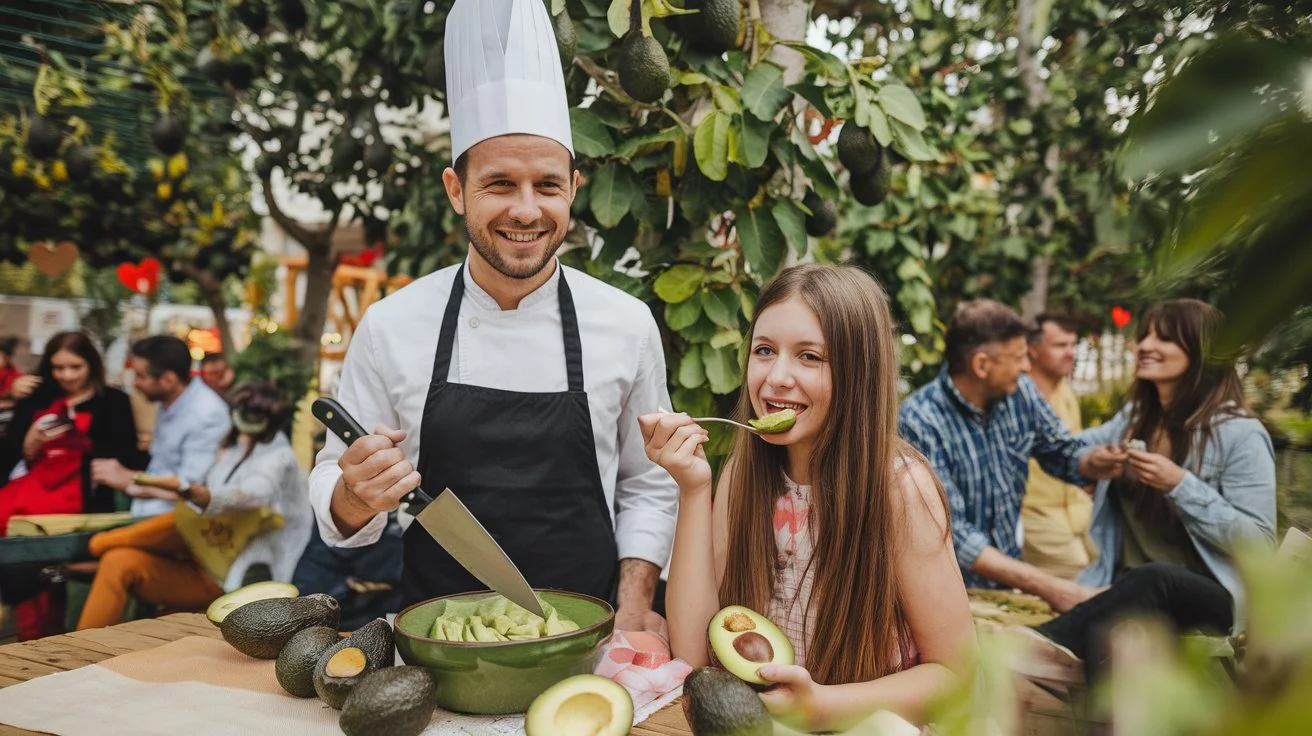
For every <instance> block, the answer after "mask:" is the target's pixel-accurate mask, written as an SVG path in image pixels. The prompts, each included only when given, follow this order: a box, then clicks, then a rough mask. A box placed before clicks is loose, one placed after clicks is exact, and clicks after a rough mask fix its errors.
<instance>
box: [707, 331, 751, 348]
mask: <svg viewBox="0 0 1312 736" xmlns="http://www.w3.org/2000/svg"><path fill="white" fill-rule="evenodd" d="M742 341H743V333H742V332H740V331H739V330H738V328H736V327H726V328H725V329H723V330H720V331H719V332H717V333H715V337H712V338H711V340H710V342H709V343H708V344H709V345H710V346H711V347H712V348H716V349H719V348H729V347H737V346H738V344H739V343H741V342H742Z"/></svg>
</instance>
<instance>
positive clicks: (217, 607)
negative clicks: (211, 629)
mask: <svg viewBox="0 0 1312 736" xmlns="http://www.w3.org/2000/svg"><path fill="white" fill-rule="evenodd" d="M300 594H301V591H300V590H298V589H297V588H296V586H295V585H292V584H291V583H279V582H277V581H274V580H266V581H264V582H260V583H251V584H250V585H243V586H242V587H240V588H238V589H236V590H234V591H232V592H231V593H225V594H223V595H221V596H219V597H218V598H215V599H214V602H213V603H211V604H210V605H209V608H206V609H205V616H206V617H207V618H209V620H210V623H212V624H214V625H215V626H218V625H219V624H221V623H223V619H225V618H227V617H228V614H230V613H232V612H233V611H235V610H237V609H238V608H241V607H242V606H244V605H246V604H247V603H254V602H255V601H262V600H266V599H269V598H295V597H297V596H299V595H300Z"/></svg>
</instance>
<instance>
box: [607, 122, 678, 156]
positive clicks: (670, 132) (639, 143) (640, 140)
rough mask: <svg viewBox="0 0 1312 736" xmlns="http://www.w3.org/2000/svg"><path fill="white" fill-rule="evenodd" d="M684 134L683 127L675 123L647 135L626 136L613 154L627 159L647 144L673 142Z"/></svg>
mask: <svg viewBox="0 0 1312 736" xmlns="http://www.w3.org/2000/svg"><path fill="white" fill-rule="evenodd" d="M684 135H686V134H685V133H684V132H683V128H681V127H680V126H678V125H675V126H674V127H672V128H666V129H665V130H662V131H658V132H656V133H651V134H649V135H644V136H638V137H636V138H634V137H627V138H625V139H624V142H623V143H621V144H620V145H619V148H616V149H615V156H616V157H618V158H622V159H625V160H627V159H630V158H633V156H634V155H635V154H637V153H638V151H640V150H641V149H643V148H646V147H647V146H649V145H652V144H655V143H673V142H674V141H676V140H678V139H680V138H682V137H684Z"/></svg>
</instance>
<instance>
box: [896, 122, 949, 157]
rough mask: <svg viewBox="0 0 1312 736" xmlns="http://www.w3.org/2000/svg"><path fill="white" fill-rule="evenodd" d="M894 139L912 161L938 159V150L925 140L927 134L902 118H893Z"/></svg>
mask: <svg viewBox="0 0 1312 736" xmlns="http://www.w3.org/2000/svg"><path fill="white" fill-rule="evenodd" d="M892 125H893V135H894V139H895V140H896V141H897V142H898V144H899V150H900V151H901V152H902V154H903V155H904V156H906V157H907V158H908V159H911V160H912V161H938V160H939V155H938V152H937V151H935V150H934V149H933V148H931V147H930V145H929V144H928V143H926V142H925V136H923V135H921V134H920V131H918V130H916V129H915V128H912V127H909V126H908V125H907V124H906V123H904V122H902V121H901V120H893V121H892Z"/></svg>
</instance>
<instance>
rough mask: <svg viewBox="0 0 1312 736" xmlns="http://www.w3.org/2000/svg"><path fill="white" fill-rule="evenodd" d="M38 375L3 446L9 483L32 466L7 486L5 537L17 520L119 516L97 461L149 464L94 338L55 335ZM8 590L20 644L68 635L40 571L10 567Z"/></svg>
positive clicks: (1, 589)
mask: <svg viewBox="0 0 1312 736" xmlns="http://www.w3.org/2000/svg"><path fill="white" fill-rule="evenodd" d="M36 375H37V376H38V377H39V378H40V383H39V384H38V385H37V387H36V388H35V390H33V391H32V393H31V394H30V395H28V396H27V397H26V398H24V399H22V400H21V401H19V402H18V404H17V405H15V407H14V418H13V420H12V422H11V423H10V425H9V431H8V433H7V434H6V436H5V439H4V440H3V441H2V442H0V478H4V479H8V478H9V477H10V476H11V475H12V474H13V471H14V468H15V467H16V466H17V465H18V463H19V461H22V462H23V463H24V464H25V465H26V467H27V472H26V474H24V475H22V476H20V477H18V478H15V479H14V480H12V481H9V482H8V483H6V484H5V485H4V486H3V487H0V536H5V534H6V533H7V527H8V524H9V519H10V517H12V516H16V515H26V514H76V513H93V512H107V511H113V510H114V508H115V499H114V491H113V489H110V488H108V487H104V486H101V487H97V486H95V485H93V484H92V481H91V461H92V460H93V459H95V458H114V459H116V460H118V461H119V462H120V463H122V464H123V465H124V466H125V467H129V468H144V467H146V461H147V457H146V455H145V453H143V452H141V451H140V450H139V449H138V447H137V428H136V423H135V422H134V421H133V418H132V405H131V402H130V401H129V400H128V396H127V394H125V393H123V392H122V391H119V390H118V389H115V388H111V387H109V386H106V385H105V364H104V361H103V360H101V357H100V351H99V350H97V349H96V346H95V345H94V344H93V343H92V342H91V339H90V338H89V337H87V336H86V335H85V334H83V333H81V332H61V333H59V334H58V335H55V336H54V337H52V338H50V340H49V342H47V343H46V347H45V351H44V353H43V354H42V356H41V363H40V364H39V366H38V367H37V371H36ZM0 593H2V594H3V599H4V602H5V603H9V604H13V605H14V607H15V611H16V618H17V620H18V629H19V631H18V633H19V638H20V639H35V638H39V637H41V636H45V635H48V634H53V633H58V632H59V631H61V630H62V627H61V626H60V621H61V619H62V611H61V610H59V609H60V606H58V605H56V604H55V601H53V599H52V598H51V590H50V587H49V586H48V585H47V584H46V583H44V582H42V581H41V579H40V577H39V575H38V571H36V570H32V569H27V568H18V569H15V568H8V569H5V570H4V571H3V580H0Z"/></svg>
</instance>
